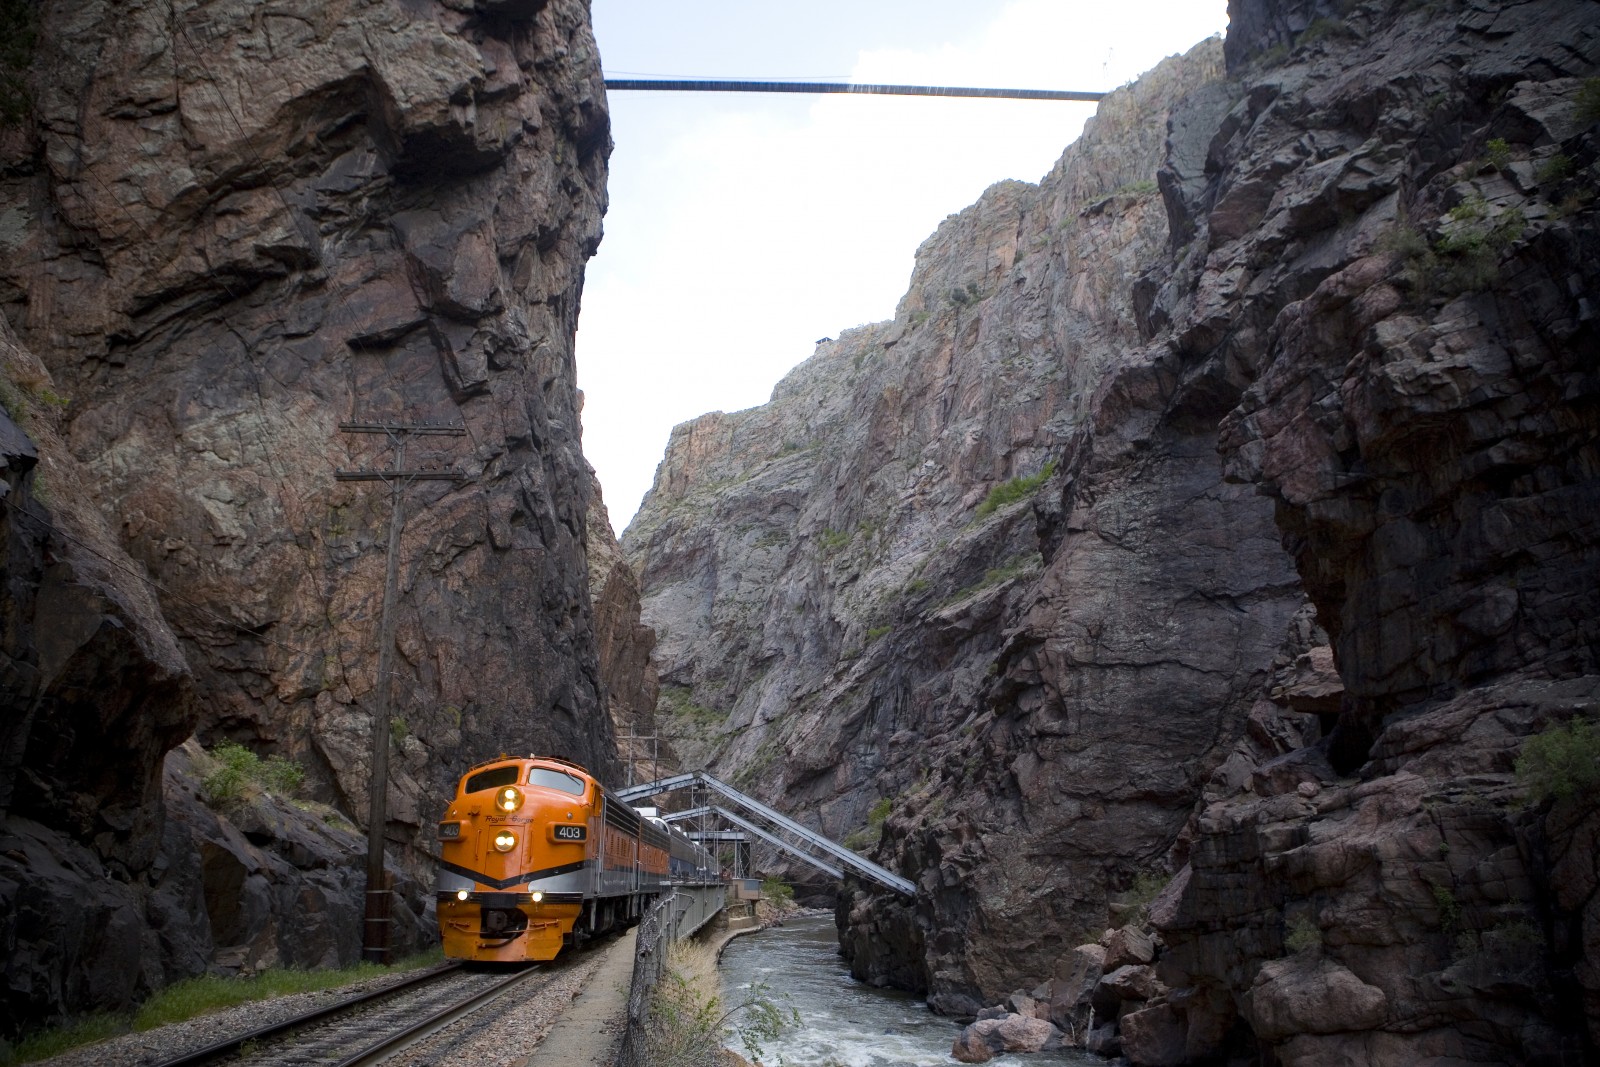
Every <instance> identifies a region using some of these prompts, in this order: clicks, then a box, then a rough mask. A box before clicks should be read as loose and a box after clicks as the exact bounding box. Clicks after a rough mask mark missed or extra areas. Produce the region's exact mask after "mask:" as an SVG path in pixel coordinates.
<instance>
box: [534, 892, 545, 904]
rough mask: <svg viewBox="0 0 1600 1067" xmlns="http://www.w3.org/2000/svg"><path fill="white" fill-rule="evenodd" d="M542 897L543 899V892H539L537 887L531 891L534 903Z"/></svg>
mask: <svg viewBox="0 0 1600 1067" xmlns="http://www.w3.org/2000/svg"><path fill="white" fill-rule="evenodd" d="M543 899H544V894H543V893H541V892H539V891H538V890H537V889H535V890H534V891H533V902H534V903H535V904H537V903H539V901H541V900H543Z"/></svg>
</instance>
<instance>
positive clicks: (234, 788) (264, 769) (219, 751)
mask: <svg viewBox="0 0 1600 1067" xmlns="http://www.w3.org/2000/svg"><path fill="white" fill-rule="evenodd" d="M211 758H212V759H214V760H216V761H217V763H218V764H219V766H218V767H217V769H216V770H215V771H213V772H212V773H211V774H210V775H208V776H207V777H206V778H205V780H204V781H203V782H202V783H201V786H200V788H201V791H202V792H203V793H204V794H205V798H206V800H207V801H209V802H210V803H212V804H223V803H226V802H228V801H230V800H238V799H239V798H240V797H241V796H243V795H244V793H245V790H246V789H247V788H248V787H249V786H251V785H256V786H261V787H264V788H266V789H268V790H270V791H271V792H274V793H277V794H279V795H281V796H293V795H294V794H295V793H296V792H297V791H298V790H299V789H300V786H301V785H302V784H303V783H304V782H305V780H306V772H305V769H304V768H302V767H301V766H300V765H299V764H298V763H296V762H294V761H293V760H289V759H285V758H283V757H282V756H271V757H269V758H268V759H267V760H266V761H265V762H263V761H262V760H261V757H259V756H257V755H256V754H255V753H254V752H252V751H250V750H249V749H248V748H245V747H244V746H243V745H241V744H239V743H238V742H236V741H224V742H222V743H221V744H219V745H217V746H216V747H215V748H213V749H212V750H211Z"/></svg>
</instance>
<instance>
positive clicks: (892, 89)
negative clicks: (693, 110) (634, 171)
mask: <svg viewBox="0 0 1600 1067" xmlns="http://www.w3.org/2000/svg"><path fill="white" fill-rule="evenodd" d="M605 81H606V89H607V91H617V90H626V91H634V90H645V91H654V92H686V93H852V94H859V95H862V96H964V97H981V98H983V99H988V100H1068V101H1075V102H1079V103H1094V102H1095V101H1096V100H1101V99H1104V97H1105V95H1106V94H1105V93H1095V92H1081V91H1078V90H1075V89H981V88H971V87H964V86H956V85H874V84H870V83H866V82H767V81H721V80H717V79H714V78H607V79H606V80H605Z"/></svg>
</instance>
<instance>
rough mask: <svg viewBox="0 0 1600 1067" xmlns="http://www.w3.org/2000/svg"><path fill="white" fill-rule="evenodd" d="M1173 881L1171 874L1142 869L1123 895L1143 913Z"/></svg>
mask: <svg viewBox="0 0 1600 1067" xmlns="http://www.w3.org/2000/svg"><path fill="white" fill-rule="evenodd" d="M1171 881H1172V878H1171V876H1170V875H1166V874H1160V873H1156V872H1153V871H1140V872H1139V874H1138V875H1137V876H1136V877H1135V878H1134V880H1133V885H1132V886H1131V887H1130V888H1129V889H1128V891H1127V893H1125V894H1124V895H1123V899H1124V900H1125V901H1126V902H1127V903H1128V904H1129V905H1130V906H1132V907H1134V908H1136V909H1138V911H1139V912H1140V913H1141V914H1143V913H1144V912H1146V911H1147V910H1148V909H1149V907H1150V905H1151V904H1152V903H1153V902H1154V901H1155V899H1156V897H1159V896H1160V895H1161V891H1162V890H1163V889H1165V888H1167V884H1168V883H1170V882H1171Z"/></svg>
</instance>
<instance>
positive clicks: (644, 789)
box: [620, 771, 917, 897]
mask: <svg viewBox="0 0 1600 1067" xmlns="http://www.w3.org/2000/svg"><path fill="white" fill-rule="evenodd" d="M692 785H703V786H705V787H707V788H709V789H712V790H715V791H716V792H718V793H721V794H722V795H723V796H724V797H726V798H727V799H728V800H730V801H732V802H733V803H734V804H735V805H737V806H738V807H740V808H742V809H743V810H744V811H745V812H747V813H749V814H750V815H751V816H752V817H756V818H760V819H762V820H764V821H766V822H767V823H770V824H772V825H773V826H774V827H776V828H777V830H778V831H781V832H782V833H785V834H788V835H790V836H791V837H793V838H797V839H798V840H799V841H801V842H803V843H804V844H806V845H808V846H810V847H812V848H814V849H816V850H817V851H820V852H823V853H825V854H826V855H827V856H828V857H829V858H830V859H833V860H835V861H837V862H838V864H839V865H840V866H841V867H848V868H849V869H850V870H852V871H854V872H855V873H856V874H859V875H861V876H863V877H865V878H868V879H871V880H872V881H874V882H877V883H878V884H879V885H883V886H887V887H889V888H890V889H893V890H894V891H895V892H897V893H904V894H905V895H906V896H908V897H914V896H916V895H917V887H916V885H915V884H913V883H912V882H910V881H907V880H906V879H904V878H902V877H900V876H899V875H897V874H894V873H893V872H891V871H887V870H885V869H884V868H882V867H880V866H878V865H877V864H876V863H873V862H872V861H871V860H865V859H862V858H861V857H860V856H858V855H856V854H855V853H854V852H853V851H851V850H850V849H848V848H845V847H844V846H843V845H841V844H839V843H837V842H835V841H830V840H829V839H828V838H826V837H823V836H822V835H821V834H819V833H817V832H816V831H815V830H808V829H806V828H805V827H804V826H801V825H800V824H799V823H797V822H795V821H794V820H793V819H791V818H789V817H788V816H787V815H784V814H782V813H781V812H778V811H776V810H774V809H773V808H771V807H768V806H767V805H766V804H763V803H761V801H759V800H756V799H755V798H754V797H750V796H747V795H746V794H744V793H741V792H739V790H737V789H735V788H733V786H731V785H728V784H727V783H726V782H723V781H720V780H718V779H716V778H713V777H711V775H709V774H706V773H705V772H704V771H690V772H688V773H686V774H677V775H673V776H672V777H671V778H662V779H660V780H659V781H655V782H646V783H645V784H644V785H636V786H634V787H633V788H632V789H624V790H622V791H621V793H620V795H621V797H622V799H623V800H626V801H627V802H628V803H630V804H632V803H634V802H635V801H638V800H643V799H645V798H646V797H652V796H655V795H656V794H658V793H670V792H672V791H673V790H675V789H684V788H687V787H689V786H692ZM712 810H713V811H715V812H717V813H718V814H721V815H723V816H724V817H727V818H729V820H730V821H735V820H734V819H733V817H732V815H731V813H730V812H728V811H727V809H725V808H721V807H715V808H713V809H712ZM701 813H703V811H702V812H696V814H701ZM680 817H683V816H680ZM737 821H738V823H739V825H741V826H744V827H745V828H746V829H748V830H752V832H758V833H759V836H761V837H763V838H766V839H768V840H774V843H777V842H776V841H775V839H773V838H772V837H771V836H770V835H769V834H768V833H767V832H765V831H755V829H754V827H753V826H751V824H749V823H746V822H744V821H743V820H737ZM780 847H782V848H784V849H787V850H788V851H790V852H794V853H795V854H796V855H800V856H803V857H804V858H805V859H806V860H807V861H808V862H811V863H814V864H817V865H818V866H821V863H820V861H819V860H818V859H817V857H816V856H812V855H808V854H806V853H803V852H800V851H799V850H798V846H796V845H795V844H792V843H791V842H789V841H783V842H782V843H781V845H780ZM824 869H827V870H829V872H830V873H832V871H833V868H831V867H827V868H824ZM835 877H843V875H842V874H840V875H835Z"/></svg>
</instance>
